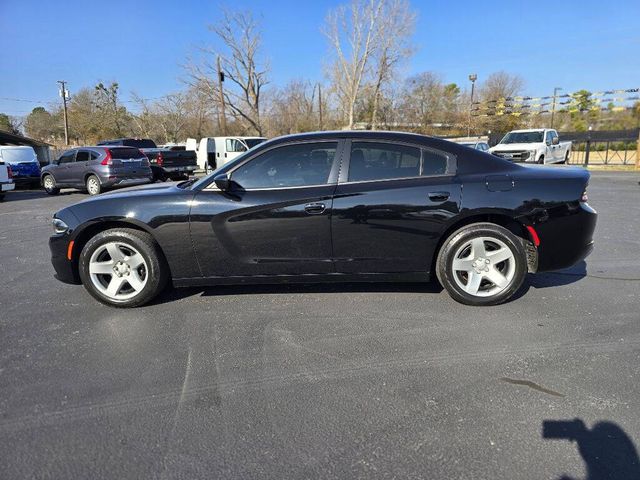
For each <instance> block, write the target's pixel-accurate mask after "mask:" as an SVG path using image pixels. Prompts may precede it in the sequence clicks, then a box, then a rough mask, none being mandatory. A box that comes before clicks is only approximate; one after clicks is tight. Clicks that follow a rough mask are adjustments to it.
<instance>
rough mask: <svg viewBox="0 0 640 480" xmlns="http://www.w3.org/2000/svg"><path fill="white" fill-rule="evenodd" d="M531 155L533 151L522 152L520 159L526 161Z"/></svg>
mask: <svg viewBox="0 0 640 480" xmlns="http://www.w3.org/2000/svg"><path fill="white" fill-rule="evenodd" d="M530 155H531V152H522V155H520V160H522V161H524V160H526V159H527V158H529V156H530Z"/></svg>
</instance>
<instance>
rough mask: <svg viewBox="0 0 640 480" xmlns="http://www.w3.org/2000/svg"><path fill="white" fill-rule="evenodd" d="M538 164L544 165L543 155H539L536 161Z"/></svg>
mask: <svg viewBox="0 0 640 480" xmlns="http://www.w3.org/2000/svg"><path fill="white" fill-rule="evenodd" d="M538 163H540V164H542V165H544V155H540V158H539V159H538Z"/></svg>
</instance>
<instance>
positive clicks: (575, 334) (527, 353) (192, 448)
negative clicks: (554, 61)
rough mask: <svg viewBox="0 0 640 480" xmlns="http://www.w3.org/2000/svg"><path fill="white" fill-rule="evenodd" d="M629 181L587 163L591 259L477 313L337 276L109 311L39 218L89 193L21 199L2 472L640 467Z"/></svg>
mask: <svg viewBox="0 0 640 480" xmlns="http://www.w3.org/2000/svg"><path fill="white" fill-rule="evenodd" d="M638 180H640V175H638V174H636V173H606V172H594V173H593V174H592V179H591V185H590V187H589V197H590V204H591V205H592V206H593V207H594V208H595V209H596V210H597V211H598V213H599V219H598V222H599V223H598V227H597V231H596V249H595V251H594V253H593V254H592V255H591V256H590V257H589V258H588V259H587V261H586V263H583V264H580V265H577V266H575V267H573V268H571V269H569V270H565V271H562V272H557V273H547V274H541V275H538V276H530V278H529V280H528V287H527V288H526V289H525V290H524V291H523V293H522V294H521V295H520V296H519V298H517V299H515V300H514V301H511V302H510V303H507V304H505V305H501V306H498V307H489V308H472V307H465V306H463V305H459V304H457V303H455V302H454V301H453V300H451V299H450V298H449V297H448V296H447V294H446V293H445V292H443V291H441V289H440V288H438V287H437V286H435V285H431V284H427V285H418V284H386V285H384V284H383V285H362V284H355V285H354V284H350V285H330V286H273V287H272V286H259V287H255V286H243V287H219V288H210V289H205V290H202V289H188V290H175V291H169V292H167V293H165V294H164V295H163V296H162V297H161V298H160V300H159V301H157V302H155V303H154V304H152V305H150V306H148V307H144V308H139V309H135V310H118V309H112V308H109V307H106V306H104V305H101V304H98V303H96V302H95V301H94V300H93V299H92V298H91V297H90V296H89V295H88V294H87V293H86V292H85V291H84V289H83V288H82V287H77V286H69V285H65V284H62V283H59V282H58V281H56V280H55V279H54V278H53V269H52V267H51V265H50V263H49V251H48V245H47V239H48V237H49V235H50V231H51V227H50V218H51V215H52V213H53V212H54V211H56V210H57V209H59V208H61V207H63V206H66V205H68V204H71V203H73V202H76V201H79V200H81V199H83V198H84V197H85V195H83V194H80V193H66V192H65V193H63V194H62V195H60V196H57V197H47V196H46V195H44V194H43V193H42V192H35V191H18V192H14V193H12V194H10V195H8V196H7V199H6V200H5V202H3V203H1V204H0V240H1V242H2V248H1V249H0V262H1V264H2V277H1V278H0V282H1V288H0V477H1V478H8V479H14V478H64V479H75V478H77V479H85V478H94V479H95V478H209V479H218V478H433V479H436V478H460V479H468V478H476V479H478V478H480V479H496V478H509V479H516V478H517V479H520V478H523V479H524V478H527V479H528V478H531V479H542V478H548V479H556V478H560V477H562V475H567V476H568V477H569V478H585V477H587V478H592V479H600V478H625V479H631V478H640V465H639V464H638V454H637V445H638V442H640V236H639V235H638V233H639V227H638V226H639V225H640V186H639V185H638ZM185 248H187V246H186V245H185ZM553 421H569V422H570V423H568V424H566V425H560V426H558V425H557V424H554V423H546V424H545V422H553ZM581 422H582V423H581ZM543 425H545V426H544V427H543ZM545 437H547V438H545ZM557 437H560V438H557ZM572 440H573V441H572ZM608 473H615V474H616V475H617V476H611V477H609V476H605V474H608Z"/></svg>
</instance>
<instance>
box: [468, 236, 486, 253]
mask: <svg viewBox="0 0 640 480" xmlns="http://www.w3.org/2000/svg"><path fill="white" fill-rule="evenodd" d="M486 255H487V253H486V251H485V248H484V240H483V239H482V238H474V239H473V240H472V241H471V256H472V257H475V258H478V257H485V256H486Z"/></svg>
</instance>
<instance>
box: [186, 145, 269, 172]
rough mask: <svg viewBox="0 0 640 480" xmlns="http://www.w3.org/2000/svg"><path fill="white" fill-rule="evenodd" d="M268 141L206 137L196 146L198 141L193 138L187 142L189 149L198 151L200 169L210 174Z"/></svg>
mask: <svg viewBox="0 0 640 480" xmlns="http://www.w3.org/2000/svg"><path fill="white" fill-rule="evenodd" d="M266 140H267V139H266V138H264V137H205V138H202V139H201V140H200V143H198V144H197V146H196V140H195V139H193V138H191V139H188V140H187V149H191V150H196V149H197V153H198V167H199V168H200V169H202V170H205V171H207V172H208V171H211V170H215V169H216V168H220V167H221V166H223V165H224V164H225V163H228V162H230V161H231V160H233V159H234V158H236V157H237V156H238V155H240V154H242V153H244V152H246V151H247V150H250V149H251V148H253V147H255V146H256V145H260V144H261V143H263V142H265V141H266Z"/></svg>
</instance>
